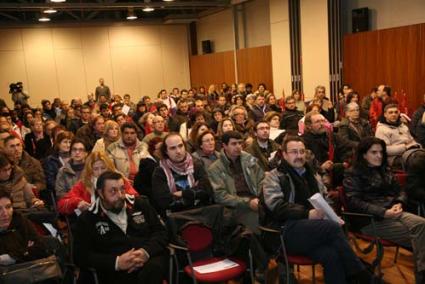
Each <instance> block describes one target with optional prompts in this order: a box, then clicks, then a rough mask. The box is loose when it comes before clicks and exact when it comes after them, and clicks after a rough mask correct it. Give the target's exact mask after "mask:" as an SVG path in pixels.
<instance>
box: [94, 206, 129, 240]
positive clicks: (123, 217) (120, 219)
mask: <svg viewBox="0 0 425 284" xmlns="http://www.w3.org/2000/svg"><path fill="white" fill-rule="evenodd" d="M100 208H102V210H103V212H104V213H105V214H106V216H108V217H109V219H111V221H112V222H114V224H115V225H117V226H118V227H119V228H120V229H121V231H123V232H124V234H126V233H127V225H128V222H127V210H126V209H127V206H125V205H124V206H123V208H122V209H121V212H120V213H118V214H115V213H113V212H111V211H109V210H107V209H105V207H103V204H102V201H100Z"/></svg>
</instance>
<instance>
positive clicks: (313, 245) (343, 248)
mask: <svg viewBox="0 0 425 284" xmlns="http://www.w3.org/2000/svg"><path fill="white" fill-rule="evenodd" d="M281 150H282V157H283V159H282V162H281V164H280V165H279V166H278V167H277V168H276V169H274V170H272V171H270V172H267V173H266V176H265V178H264V181H263V190H262V194H261V195H260V199H261V201H260V202H261V213H260V223H261V224H262V225H265V226H268V227H274V228H281V227H282V226H283V230H282V234H283V238H284V240H285V243H286V249H287V252H288V254H293V255H305V256H308V257H310V258H311V259H312V260H314V261H316V262H319V263H321V264H322V265H323V267H324V277H325V283H327V284H331V283H335V284H343V283H353V282H349V281H353V280H354V281H357V282H354V283H369V280H370V274H369V273H368V272H367V271H366V270H365V268H364V266H363V264H362V263H361V262H360V260H359V259H358V258H357V256H356V255H355V254H354V252H353V250H352V249H351V247H350V245H349V243H348V241H347V239H346V238H345V235H344V233H343V231H342V229H341V227H340V224H338V223H337V222H335V221H332V220H325V219H324V216H325V214H324V211H323V210H321V209H314V208H313V207H312V205H311V204H310V202H309V200H308V199H309V198H310V197H311V196H312V195H314V194H315V193H318V192H319V188H320V186H321V184H320V183H319V182H318V180H317V179H316V176H315V173H314V172H313V169H312V168H311V167H310V166H309V165H308V164H307V163H306V149H305V145H304V142H303V140H302V139H301V138H300V137H296V136H294V137H288V138H287V139H285V140H284V142H283V144H282V148H281Z"/></svg>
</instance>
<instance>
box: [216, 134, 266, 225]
mask: <svg viewBox="0 0 425 284" xmlns="http://www.w3.org/2000/svg"><path fill="white" fill-rule="evenodd" d="M222 142H223V145H222V146H223V149H222V152H221V155H220V158H219V159H218V160H217V161H215V162H214V163H213V164H212V165H211V166H210V167H209V170H208V176H209V178H210V181H211V185H212V187H213V189H214V192H215V201H216V202H217V203H219V204H222V205H223V206H226V207H227V208H230V209H231V220H232V221H234V222H235V223H236V224H243V225H245V226H246V227H247V228H249V229H250V230H252V231H253V232H257V231H258V194H259V192H260V184H261V181H262V180H263V177H264V170H263V169H262V168H261V166H260V165H259V163H258V159H257V158H255V157H254V156H252V155H251V154H249V153H247V152H244V151H242V144H243V138H242V135H241V134H240V133H239V132H237V131H227V132H225V133H224V134H223V136H222Z"/></svg>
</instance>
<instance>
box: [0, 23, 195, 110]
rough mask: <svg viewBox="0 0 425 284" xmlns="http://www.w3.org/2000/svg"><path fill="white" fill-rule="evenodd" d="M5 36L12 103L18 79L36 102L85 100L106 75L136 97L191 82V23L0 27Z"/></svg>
mask: <svg viewBox="0 0 425 284" xmlns="http://www.w3.org/2000/svg"><path fill="white" fill-rule="evenodd" d="M0 38H2V39H3V40H1V41H0V90H1V94H2V98H5V99H6V101H7V103H8V104H9V105H11V100H10V96H9V95H8V90H9V84H10V83H11V82H16V81H22V82H23V83H24V89H26V90H27V91H28V93H29V95H30V96H31V98H30V104H31V105H34V106H36V105H40V100H41V99H43V98H50V99H53V98H54V97H60V98H61V99H64V100H66V101H68V102H69V101H70V100H71V99H72V98H76V97H82V98H83V99H85V98H86V95H87V93H89V92H94V89H95V87H96V85H97V83H98V79H99V78H100V77H103V78H105V82H106V84H107V85H108V86H109V87H110V88H111V90H112V92H113V93H118V94H121V95H122V94H124V93H129V94H130V95H132V98H133V100H135V101H136V100H138V99H139V98H140V97H141V96H145V95H150V96H155V95H156V94H157V93H158V91H159V90H160V89H162V88H167V89H170V88H172V87H175V86H177V87H180V88H183V87H185V88H187V87H189V85H190V73H189V59H188V45H187V28H186V26H177V25H176V26H171V25H170V26H168V25H167V26H111V27H87V28H32V29H0ZM6 38H7V39H8V40H4V39H6Z"/></svg>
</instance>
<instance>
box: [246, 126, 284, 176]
mask: <svg viewBox="0 0 425 284" xmlns="http://www.w3.org/2000/svg"><path fill="white" fill-rule="evenodd" d="M254 131H255V132H254V133H255V139H254V141H253V142H252V144H251V145H249V146H248V147H247V149H246V151H247V152H248V153H250V154H251V155H253V156H254V157H256V158H257V159H258V163H259V164H260V166H261V168H262V169H263V170H264V171H268V170H270V167H269V158H270V156H271V155H272V153H273V152H275V151H276V150H277V149H278V148H279V145H278V144H277V143H276V142H274V141H273V140H271V139H270V125H269V123H268V122H267V121H265V120H260V121H259V122H257V123H256V124H255V125H254Z"/></svg>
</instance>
